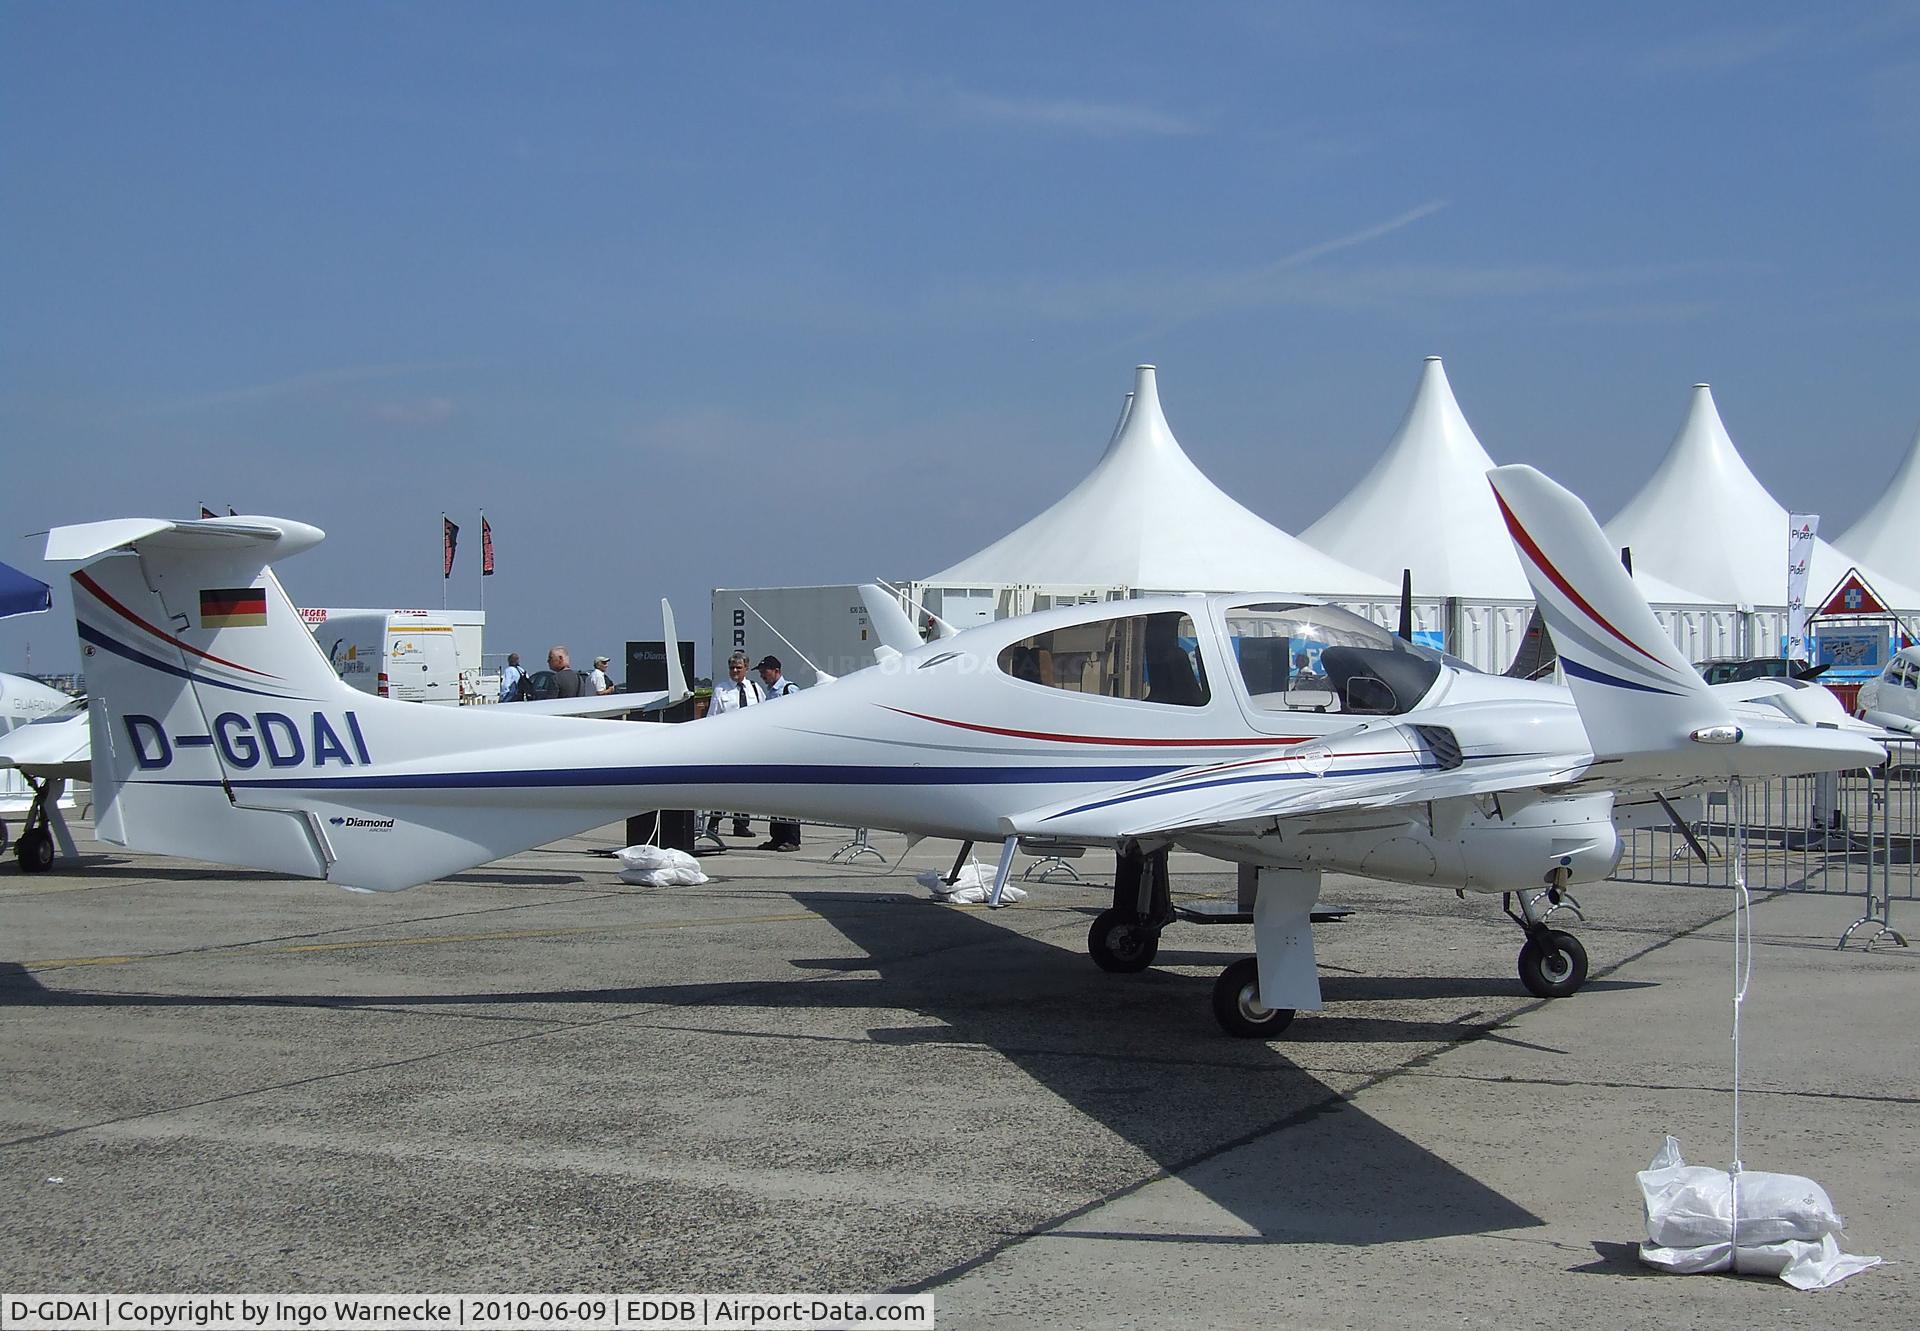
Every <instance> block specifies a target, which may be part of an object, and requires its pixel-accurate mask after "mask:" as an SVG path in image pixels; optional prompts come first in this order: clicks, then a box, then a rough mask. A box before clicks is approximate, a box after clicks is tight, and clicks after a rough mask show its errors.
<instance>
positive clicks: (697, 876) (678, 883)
mask: <svg viewBox="0 0 1920 1331" xmlns="http://www.w3.org/2000/svg"><path fill="white" fill-rule="evenodd" d="M614 858H615V859H617V860H619V861H620V866H621V867H620V881H621V882H623V883H632V884H634V885H635V886H636V887H696V886H698V885H699V884H701V883H704V882H706V881H707V876H706V874H704V873H702V872H701V871H700V861H698V860H696V859H694V858H693V856H691V855H689V854H687V852H686V851H684V850H668V849H666V848H664V847H661V846H628V847H626V848H625V849H624V850H618V851H615V852H614Z"/></svg>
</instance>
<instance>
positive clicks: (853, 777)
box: [133, 763, 1184, 791]
mask: <svg viewBox="0 0 1920 1331" xmlns="http://www.w3.org/2000/svg"><path fill="white" fill-rule="evenodd" d="M1183 766H1184V764H1173V765H1167V766H1153V767H884V766H871V765H868V766H858V767H855V766H841V765H838V764H833V763H769V764H758V763H724V764H713V765H709V766H694V765H689V766H676V767H575V768H559V769H554V770H548V771H520V772H410V773H397V774H392V775H384V776H382V775H372V774H366V775H362V774H357V773H356V774H354V775H352V776H313V777H286V778H281V779H278V780H273V779H266V780H257V781H233V782H230V783H229V784H231V785H232V786H233V787H234V788H235V789H237V790H238V789H249V790H340V791H350V790H551V789H555V788H566V787H570V786H700V785H746V786H750V785H781V786H1017V785H1028V784H1031V785H1059V784H1071V783H1077V782H1086V781H1111V782H1120V781H1144V780H1146V779H1147V778H1148V777H1153V776H1165V775H1167V774H1168V773H1170V772H1178V771H1180V770H1182V768H1183ZM133 780H135V781H138V780H139V778H137V777H135V778H133ZM151 784H153V785H166V786H217V785H220V784H221V783H220V782H218V781H206V780H194V781H182V780H166V779H161V780H157V781H153V782H151Z"/></svg>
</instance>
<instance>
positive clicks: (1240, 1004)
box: [1213, 957, 1293, 1040]
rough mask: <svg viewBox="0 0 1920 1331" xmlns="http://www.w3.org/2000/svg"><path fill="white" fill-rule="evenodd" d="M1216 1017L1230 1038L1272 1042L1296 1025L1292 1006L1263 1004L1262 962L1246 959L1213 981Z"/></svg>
mask: <svg viewBox="0 0 1920 1331" xmlns="http://www.w3.org/2000/svg"><path fill="white" fill-rule="evenodd" d="M1213 1016H1214V1020H1216V1021H1218V1022H1219V1023H1220V1029H1222V1030H1224V1031H1225V1032H1226V1033H1227V1034H1228V1035H1237V1036H1240V1037H1241V1038H1242V1039H1247V1040H1271V1039H1272V1038H1273V1037H1274V1036H1276V1035H1278V1034H1280V1032H1281V1031H1284V1030H1285V1029H1287V1027H1288V1026H1289V1025H1290V1024H1292V1022H1293V1009H1292V1008H1290V1007H1267V1006H1266V1005H1264V1004H1263V1003H1261V1001H1260V960H1259V958H1257V957H1245V958H1242V959H1241V960H1239V961H1236V962H1234V963H1233V965H1231V966H1229V967H1227V968H1226V969H1225V970H1223V971H1221V972H1220V978H1219V979H1218V980H1215V981H1214V982H1213Z"/></svg>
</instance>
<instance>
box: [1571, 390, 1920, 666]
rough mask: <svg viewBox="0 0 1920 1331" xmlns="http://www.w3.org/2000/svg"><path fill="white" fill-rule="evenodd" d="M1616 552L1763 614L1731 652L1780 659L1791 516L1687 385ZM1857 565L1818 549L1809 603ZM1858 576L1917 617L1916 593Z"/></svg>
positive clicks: (1708, 393)
mask: <svg viewBox="0 0 1920 1331" xmlns="http://www.w3.org/2000/svg"><path fill="white" fill-rule="evenodd" d="M1607 535H1608V536H1609V537H1610V538H1611V539H1612V540H1613V542H1614V543H1615V544H1616V545H1626V546H1631V547H1632V548H1633V562H1634V566H1635V567H1636V568H1639V567H1642V566H1644V567H1646V568H1647V569H1648V570H1649V571H1651V572H1653V573H1656V574H1658V575H1659V576H1660V577H1663V578H1667V579H1669V580H1671V581H1673V582H1677V583H1679V584H1680V585H1681V586H1684V587H1692V588H1694V589H1696V590H1698V591H1700V592H1702V593H1704V594H1705V595H1707V596H1710V597H1712V598H1713V599H1714V600H1715V601H1718V602H1722V603H1724V604H1728V605H1733V606H1736V607H1739V608H1740V609H1742V610H1747V611H1761V612H1769V613H1768V614H1767V616H1766V617H1767V619H1768V622H1767V623H1766V624H1764V625H1758V626H1756V636H1754V637H1753V638H1752V640H1751V641H1749V642H1748V643H1745V644H1740V645H1738V647H1737V650H1744V651H1750V652H1752V653H1754V654H1757V655H1771V654H1773V653H1775V652H1777V651H1779V644H1778V642H1776V641H1774V640H1773V638H1774V636H1775V635H1776V634H1777V633H1778V631H1779V628H1778V626H1777V625H1775V624H1774V623H1772V620H1773V619H1774V618H1778V616H1777V615H1774V614H1772V613H1771V612H1775V611H1781V610H1783V609H1784V607H1785V605H1786V600H1787V510H1786V509H1785V508H1783V507H1781V505H1780V504H1779V503H1778V502H1777V501H1776V500H1775V499H1774V497H1773V496H1772V495H1770V494H1768V493H1767V489H1766V487H1765V486H1763V485H1762V484H1760V481H1759V479H1758V478H1757V477H1755V476H1754V474H1753V473H1752V472H1751V471H1750V470H1748V468H1747V464H1746V462H1745V460H1744V459H1742V458H1741V456H1740V451H1739V450H1738V449H1737V448H1735V447H1734V444H1733V440H1732V439H1731V438H1729V437H1728V435H1727V427H1726V426H1725V425H1723V424H1722V423H1721V420H1720V412H1719V410H1718V409H1717V408H1716V407H1715V406H1714V401H1713V392H1712V390H1711V389H1710V388H1708V387H1707V385H1705V384H1695V385H1694V386H1693V400H1692V402H1691V403H1690V404H1689V405H1688V408H1687V419H1686V422H1685V423H1684V424H1683V425H1681V427H1680V433H1679V434H1678V435H1676V436H1675V437H1674V441H1673V446H1672V447H1671V448H1670V449H1668V450H1667V456H1666V457H1665V459H1664V460H1662V462H1661V463H1660V466H1659V468H1658V470H1656V471H1655V472H1654V473H1653V476H1652V478H1651V479H1649V480H1648V481H1647V483H1646V485H1645V486H1643V487H1642V488H1641V490H1640V493H1639V494H1637V495H1635V496H1634V497H1633V498H1632V499H1631V500H1630V501H1628V503H1627V506H1626V507H1625V508H1623V509H1621V510H1620V512H1619V514H1618V516H1616V517H1615V518H1614V519H1613V521H1612V522H1609V523H1608V524H1607ZM1854 562H1855V561H1853V560H1851V559H1849V558H1848V557H1847V556H1846V555H1844V554H1842V553H1840V551H1839V550H1837V549H1835V548H1834V547H1833V546H1832V545H1831V544H1829V543H1828V542H1826V541H1824V540H1822V541H1816V542H1815V544H1814V552H1813V563H1812V566H1811V568H1810V569H1809V571H1808V574H1807V599H1808V601H1809V602H1817V601H1818V599H1819V598H1820V597H1823V596H1825V595H1826V594H1827V593H1828V592H1830V591H1832V590H1833V588H1834V586H1835V585H1836V584H1837V583H1839V581H1840V579H1841V578H1843V577H1845V576H1846V573H1847V569H1848V568H1849V567H1850V566H1851V565H1852V564H1853V563H1854ZM1860 571H1861V573H1862V574H1864V575H1865V577H1866V579H1867V581H1868V582H1870V583H1872V584H1873V587H1874V590H1875V591H1877V592H1879V593H1880V595H1881V596H1882V597H1883V598H1885V599H1886V601H1887V603H1888V604H1889V605H1891V606H1894V607H1895V608H1897V609H1902V610H1905V609H1910V608H1920V592H1917V591H1914V590H1913V589H1912V588H1909V587H1907V586H1906V585H1905V584H1903V583H1901V582H1898V581H1896V580H1895V579H1893V578H1892V577H1889V576H1885V575H1884V574H1883V573H1882V572H1881V571H1880V570H1879V569H1878V568H1875V567H1868V566H1865V565H1863V566H1862V567H1861V570H1860Z"/></svg>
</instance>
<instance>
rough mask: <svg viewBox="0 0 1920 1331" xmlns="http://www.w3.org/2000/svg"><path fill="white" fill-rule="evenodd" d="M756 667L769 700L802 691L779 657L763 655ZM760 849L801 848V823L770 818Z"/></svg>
mask: <svg viewBox="0 0 1920 1331" xmlns="http://www.w3.org/2000/svg"><path fill="white" fill-rule="evenodd" d="M754 669H755V670H757V671H759V672H760V683H761V684H762V685H763V686H764V687H763V692H764V693H765V694H766V698H767V701H768V702H772V701H773V700H774V699H775V698H784V697H786V696H787V695H788V694H789V693H798V692H800V686H799V685H797V684H795V683H793V682H792V681H791V680H786V679H782V678H781V677H780V658H779V657H777V656H771V655H769V656H763V657H761V658H760V664H759V665H757V666H755V667H754ZM760 849H762V850H798V849H800V824H798V823H777V822H773V821H772V820H769V821H768V823H767V839H766V840H765V841H763V842H762V843H761V844H760Z"/></svg>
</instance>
